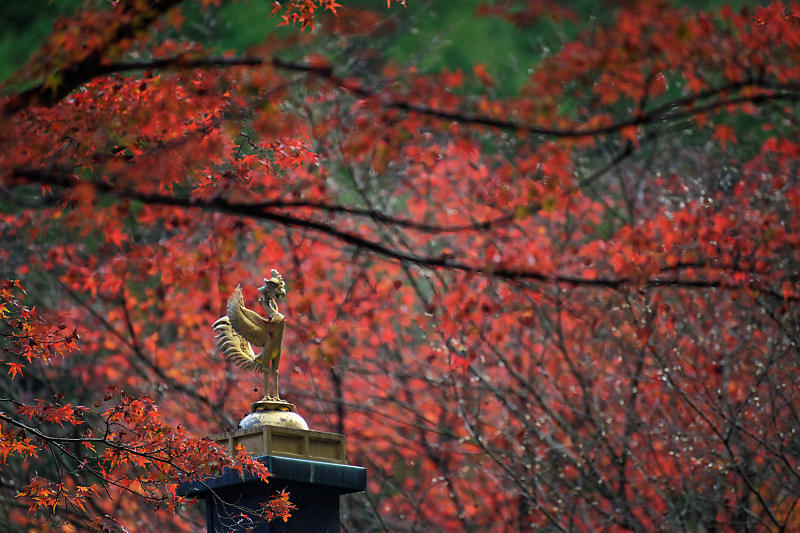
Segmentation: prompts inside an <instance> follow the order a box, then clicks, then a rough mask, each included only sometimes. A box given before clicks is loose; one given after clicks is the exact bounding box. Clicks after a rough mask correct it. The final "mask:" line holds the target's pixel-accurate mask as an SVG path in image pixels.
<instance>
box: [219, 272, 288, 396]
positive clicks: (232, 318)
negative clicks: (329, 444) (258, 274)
mask: <svg viewBox="0 0 800 533" xmlns="http://www.w3.org/2000/svg"><path fill="white" fill-rule="evenodd" d="M270 275H271V276H272V277H271V278H269V279H266V278H264V285H263V286H261V287H259V288H258V292H259V294H260V295H261V296H260V297H259V298H258V301H259V303H261V305H262V306H263V307H264V310H265V311H266V313H267V316H266V317H263V316H261V315H260V314H258V313H257V312H255V311H253V310H251V309H248V308H247V307H245V305H244V301H243V299H242V288H241V286H237V287H236V290H234V291H233V294H231V296H230V298H228V314H227V316H223V317H220V318H219V320H217V321H216V322H214V325H213V326H212V327H213V328H214V331H216V332H217V348H218V349H219V351H220V352H221V353H222V355H224V356H225V358H227V359H229V360H231V361H233V362H234V363H236V364H238V365H239V366H241V367H243V368H245V369H247V370H255V371H259V372H263V374H264V398H263V399H262V400H260V401H258V402H255V403H253V404H252V408H253V412H256V411H294V405H292V404H291V403H289V402H285V401H283V400H281V397H280V393H279V391H278V364H279V363H280V361H281V345H282V344H283V331H284V328H285V327H286V317H284V316H283V315H282V314H281V313H280V312H279V311H278V305H277V302H276V301H277V300H278V299H279V298H281V297H283V296H286V284H285V283H284V282H283V278H282V277H281V275H280V274H279V273H278V271H277V270H275V269H272V270H271V271H270ZM251 345H252V346H256V347H260V348H261V353H259V354H258V355H256V354H255V352H254V351H253V347H252V346H251ZM270 377H271V378H272V379H271V380H270ZM270 384H271V385H272V387H271V388H270ZM270 390H272V391H274V393H275V394H274V396H273V395H272V394H270Z"/></svg>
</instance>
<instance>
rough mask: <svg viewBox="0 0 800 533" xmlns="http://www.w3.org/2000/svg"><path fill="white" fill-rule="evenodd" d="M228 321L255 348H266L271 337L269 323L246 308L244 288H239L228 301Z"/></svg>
mask: <svg viewBox="0 0 800 533" xmlns="http://www.w3.org/2000/svg"><path fill="white" fill-rule="evenodd" d="M228 319H229V320H230V325H231V326H232V327H233V329H234V330H235V331H236V333H238V334H239V335H241V336H242V337H244V338H245V339H246V340H247V341H249V342H250V343H251V344H253V345H255V346H264V345H265V344H266V343H267V338H268V337H269V334H268V328H269V321H268V320H267V319H266V318H264V317H262V316H261V315H259V314H258V313H256V312H255V311H251V310H250V309H248V308H246V307H245V306H244V301H243V300H242V288H241V287H239V286H237V287H236V290H234V291H233V294H231V297H230V298H229V299H228Z"/></svg>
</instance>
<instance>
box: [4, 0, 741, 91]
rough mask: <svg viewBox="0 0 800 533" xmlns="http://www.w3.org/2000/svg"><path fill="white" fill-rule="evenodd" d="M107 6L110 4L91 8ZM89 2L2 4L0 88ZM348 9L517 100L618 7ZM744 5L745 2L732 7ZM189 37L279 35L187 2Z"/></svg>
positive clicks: (698, 5) (398, 43) (455, 2)
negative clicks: (379, 17) (521, 12)
mask: <svg viewBox="0 0 800 533" xmlns="http://www.w3.org/2000/svg"><path fill="white" fill-rule="evenodd" d="M89 1H90V2H92V3H94V4H95V5H99V6H106V7H107V6H108V5H109V4H108V2H107V1H99V0H89ZM83 3H84V2H83V0H24V1H22V0H10V1H6V2H0V80H4V79H7V78H8V77H9V76H10V75H11V74H12V73H13V72H14V71H15V70H16V69H18V68H19V67H20V66H22V65H23V64H24V63H25V62H26V61H27V60H28V58H29V57H30V55H31V54H32V53H33V52H34V51H35V50H36V49H37V48H38V47H39V46H40V45H41V44H42V43H43V42H44V40H45V39H46V37H47V35H48V34H49V33H50V31H51V28H52V24H53V22H54V21H55V20H56V18H57V17H59V16H64V15H68V14H69V13H72V12H74V11H75V10H76V9H78V8H79V7H80V6H81V5H82V4H83ZM341 3H342V4H343V5H345V6H354V7H361V8H369V9H373V10H375V11H378V12H381V13H386V14H389V15H391V16H393V17H395V18H396V21H397V24H396V25H395V31H394V33H393V34H392V35H383V36H374V37H373V38H375V39H380V40H382V41H383V42H381V49H382V50H383V51H384V52H385V54H386V56H387V58H388V59H391V60H393V61H395V62H397V63H399V64H407V63H409V62H414V63H415V64H416V65H417V67H418V68H419V69H420V70H421V71H423V72H425V71H428V72H430V71H439V70H441V69H443V68H448V69H450V70H456V69H458V68H460V69H462V70H464V71H470V70H471V69H472V65H474V64H475V63H483V64H484V65H486V67H487V69H488V71H489V72H490V74H491V75H492V76H494V77H495V79H496V80H497V81H498V84H499V89H500V91H501V92H503V93H507V92H513V91H514V90H515V89H516V88H517V87H518V86H519V85H520V84H521V83H522V80H524V79H525V78H527V76H528V74H529V73H530V72H531V70H532V69H533V68H534V67H535V65H536V63H537V62H538V61H539V60H541V58H542V57H543V56H544V55H547V54H549V53H553V52H555V51H557V50H558V48H559V46H560V44H561V43H563V42H565V41H567V40H569V39H571V38H573V37H574V36H575V35H576V34H577V32H578V31H580V30H581V29H582V28H585V27H588V26H590V25H593V24H597V23H601V22H605V21H608V20H610V17H611V16H612V13H613V11H614V9H613V8H614V5H615V4H616V3H615V2H613V1H605V2H597V1H594V0H573V1H571V2H568V3H567V5H568V7H570V8H571V9H573V10H574V11H575V12H576V14H577V19H576V21H575V22H574V23H564V22H559V23H553V22H552V21H550V20H549V19H547V18H546V17H545V18H542V19H540V21H538V23H537V24H536V25H534V26H532V27H528V28H524V29H520V28H516V27H514V26H513V25H512V24H510V23H509V22H507V21H505V20H503V19H501V18H498V17H481V16H477V15H476V9H477V8H478V6H479V5H480V4H482V3H486V0H408V7H407V8H403V7H402V6H401V5H400V4H399V2H397V1H395V2H393V3H392V7H391V8H390V9H387V7H386V3H385V1H384V0H353V1H347V0H341ZM678 3H680V4H683V5H686V6H689V7H691V8H692V9H713V8H717V7H720V6H722V5H724V4H725V3H726V2H724V1H722V0H704V1H694V2H688V1H685V0H684V1H682V2H678ZM733 3H734V4H735V5H736V4H739V5H741V4H743V3H745V2H733ZM183 9H184V13H185V15H186V23H185V27H184V30H185V35H186V36H188V37H189V38H191V39H192V40H196V41H198V42H201V43H202V44H203V45H205V46H208V47H211V48H215V49H217V50H237V51H242V50H245V49H247V48H248V47H249V46H252V45H255V44H258V43H259V42H261V41H262V40H263V39H264V37H265V36H266V35H267V34H269V33H270V32H276V31H296V30H292V29H288V28H282V29H279V28H277V25H278V23H279V22H280V21H279V19H278V18H277V17H270V16H269V14H270V11H271V10H272V0H236V1H228V2H223V5H221V6H219V7H211V8H208V9H207V10H201V9H199V7H198V6H197V5H196V3H192V2H187V3H186V4H185V5H184V7H183Z"/></svg>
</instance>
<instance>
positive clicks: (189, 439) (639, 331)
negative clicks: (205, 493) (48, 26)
mask: <svg viewBox="0 0 800 533" xmlns="http://www.w3.org/2000/svg"><path fill="white" fill-rule="evenodd" d="M354 3H355V2H354ZM389 3H390V4H392V5H390V9H388V10H387V9H386V6H385V5H383V2H374V3H373V5H369V6H368V8H367V7H364V5H365V3H364V2H358V3H357V4H358V6H361V7H352V6H348V5H347V2H345V1H344V0H343V1H342V2H341V4H343V5H341V6H340V5H339V3H337V2H334V1H331V0H291V1H285V2H275V3H274V4H275V6H274V13H273V15H274V18H273V19H268V18H267V15H268V13H266V12H265V13H264V18H263V20H258V21H254V24H273V25H274V24H275V23H276V21H277V23H284V24H285V25H287V26H290V27H293V28H294V31H293V32H288V33H285V34H280V35H281V36H280V37H278V36H277V34H270V35H271V36H270V37H268V38H267V39H266V40H265V41H264V42H263V43H261V44H259V45H258V46H255V47H253V48H252V49H249V50H247V51H246V52H243V53H241V54H239V53H231V52H227V51H224V50H217V49H214V48H213V47H204V46H202V45H200V44H198V43H197V42H195V41H192V40H191V39H190V38H189V37H187V35H189V34H188V33H187V31H188V30H187V27H188V26H189V24H188V23H185V22H184V18H183V15H182V12H181V11H180V10H181V9H190V8H192V7H194V6H192V5H191V4H192V3H191V2H181V1H180V0H119V1H115V2H112V3H111V4H112V5H110V6H109V5H108V3H102V2H93V1H87V2H86V4H87V5H86V6H85V8H84V9H82V10H80V11H78V12H76V13H75V14H74V15H72V16H70V17H67V18H64V19H62V20H59V21H58V22H57V23H56V25H55V27H54V29H53V32H52V34H51V35H50V37H49V38H48V40H47V42H46V43H45V44H44V46H43V47H42V48H41V50H40V51H39V52H37V53H36V54H35V55H34V56H33V58H32V59H31V61H30V62H29V63H28V64H27V65H26V66H25V67H24V68H22V69H21V70H20V71H18V72H17V73H16V74H15V75H14V77H13V78H12V79H11V80H9V81H7V83H6V86H5V96H3V98H2V101H0V105H2V110H1V111H0V112H2V116H3V127H2V128H0V148H2V150H0V154H2V155H0V187H2V192H3V195H2V198H0V207H1V208H2V209H1V210H0V213H1V214H0V217H2V218H0V238H2V243H3V246H2V248H1V249H0V259H2V261H1V262H0V264H2V266H0V269H1V270H2V272H0V278H2V280H3V284H2V288H0V333H1V334H2V336H0V345H1V346H2V347H3V358H4V368H6V367H7V372H8V375H7V376H6V377H5V378H4V379H3V380H2V382H1V383H2V385H0V386H1V387H2V398H0V400H2V407H1V408H0V457H2V460H3V472H4V475H3V482H2V486H1V487H0V492H1V493H2V495H3V497H2V499H1V500H0V513H2V514H3V515H4V516H2V517H0V519H2V520H3V521H12V522H13V523H14V524H16V525H17V526H16V527H18V528H19V529H20V530H27V528H38V529H41V528H48V527H50V528H53V529H54V530H55V529H57V530H61V529H62V526H63V524H67V526H63V527H74V528H77V529H85V528H86V527H88V526H91V527H95V528H98V529H101V528H106V529H112V530H113V528H117V529H119V528H123V527H125V528H129V529H139V530H142V531H149V530H158V529H161V530H163V528H164V527H166V526H164V524H165V523H168V524H169V528H170V530H174V531H179V530H191V529H192V528H196V527H198V526H197V523H198V522H202V518H201V517H199V518H198V516H197V515H195V514H192V512H191V509H190V508H187V507H186V506H182V502H181V500H180V498H176V497H175V490H174V489H175V484H176V483H177V482H178V481H179V480H181V479H187V478H188V477H192V476H195V477H197V476H204V475H208V474H209V473H211V472H214V471H218V470H219V468H221V467H223V466H229V467H233V468H239V469H242V468H250V469H255V470H256V471H257V473H258V474H259V475H261V476H264V477H265V478H266V475H267V473H266V472H265V471H263V468H260V467H259V466H258V465H257V464H256V463H254V462H253V461H252V460H250V459H249V458H248V457H246V456H238V457H237V458H231V457H229V456H227V455H226V454H225V453H224V452H223V451H222V450H221V449H219V448H217V447H216V446H215V445H213V444H211V443H209V441H207V440H202V436H203V435H207V434H209V433H215V432H218V431H221V430H225V429H227V428H229V427H231V426H234V425H235V424H236V422H237V421H238V420H239V419H240V418H241V416H242V415H243V414H244V413H245V412H246V411H247V409H248V405H249V403H250V402H251V401H253V400H254V399H257V398H258V396H259V392H250V391H251V390H252V389H253V388H256V387H259V383H260V380H259V378H258V376H256V375H250V374H246V373H244V372H242V371H240V370H239V369H237V368H236V367H234V366H232V365H231V364H230V363H229V362H226V361H225V360H224V359H223V358H222V357H221V356H219V355H218V354H217V353H216V351H215V347H214V338H213V332H212V331H211V329H210V324H211V323H213V322H214V321H215V320H216V319H217V318H218V317H219V316H220V315H221V314H222V313H223V312H224V306H225V301H226V299H227V296H228V295H229V294H230V293H231V291H232V290H233V288H234V287H235V286H236V285H237V284H240V283H241V284H242V285H243V287H244V296H245V300H248V301H251V302H253V301H254V300H255V297H256V292H255V287H256V286H257V285H258V283H259V281H260V280H261V279H262V277H264V275H265V274H266V273H267V272H269V269H270V268H277V269H278V270H279V271H281V272H282V273H283V275H284V277H285V278H286V280H287V282H288V289H289V291H288V295H287V298H286V299H285V300H284V301H283V302H282V304H281V312H282V313H283V314H284V315H286V317H287V320H288V326H287V330H286V337H285V339H284V356H283V360H282V366H281V375H282V389H281V390H282V392H283V395H284V396H285V397H287V399H289V400H290V401H293V402H294V403H296V404H298V406H299V410H300V412H301V413H302V414H303V415H304V416H305V417H306V419H307V420H308V421H309V425H310V426H311V427H312V428H313V429H319V430H323V431H337V432H342V433H346V434H347V436H348V450H349V454H348V455H349V457H348V458H349V460H350V461H351V462H352V463H354V464H360V465H363V466H366V467H368V469H369V491H368V493H367V494H365V495H361V496H358V497H353V498H351V499H350V500H348V501H347V505H346V507H345V510H344V516H343V519H344V523H345V525H346V526H347V527H348V528H349V529H351V530H354V531H373V530H375V531H378V530H384V531H401V530H419V531H434V530H436V531H439V530H447V531H486V530H492V531H520V530H534V531H555V530H558V531H573V530H576V531H653V530H665V531H754V530H764V531H778V530H780V531H792V530H797V529H800V505H798V499H799V498H800V496H799V495H800V434H799V433H798V431H800V430H799V429H798V428H800V420H799V414H798V413H799V411H798V410H800V373H798V364H799V363H800V352H799V351H798V342H800V315H799V314H798V309H799V308H798V302H799V301H800V287H798V279H799V277H800V263H798V261H799V260H800V253H799V252H798V250H800V246H799V245H800V214H799V213H800V210H799V209H798V207H800V180H798V175H797V169H798V165H800V139H798V120H800V117H798V107H797V101H798V99H800V63H798V58H800V18H798V17H799V16H800V8H798V6H796V5H794V4H792V5H785V4H782V3H772V4H769V5H765V6H762V7H757V8H745V9H742V10H739V11H737V10H733V9H730V8H725V9H722V10H719V11H714V12H696V11H692V10H690V9H687V8H681V7H676V6H674V5H672V4H669V3H667V2H661V1H659V2H650V1H643V2H635V1H634V2H625V3H623V4H624V7H620V8H618V9H616V10H614V11H613V12H610V13H609V14H608V17H607V18H606V19H605V20H599V21H586V20H582V19H581V14H580V13H577V12H575V11H572V10H570V9H567V8H565V7H564V6H563V5H561V3H558V2H536V1H509V0H495V1H489V2H484V3H483V4H482V6H481V8H480V9H478V11H477V16H485V17H495V18H496V17H499V19H498V24H502V25H503V26H502V27H504V28H509V31H511V30H510V28H512V26H511V25H512V24H513V25H515V26H516V27H517V28H519V30H518V31H521V32H523V34H524V32H526V31H528V32H531V31H532V30H531V28H532V27H534V25H537V24H540V23H542V17H545V18H548V19H549V22H548V23H549V24H552V25H554V27H557V28H561V27H563V28H566V29H565V30H564V31H561V32H559V35H561V36H566V35H574V37H569V38H568V37H562V39H563V42H562V44H561V45H560V47H559V48H558V49H556V50H552V51H550V52H549V54H545V55H543V57H542V58H540V59H539V60H538V61H536V62H535V63H533V64H530V65H518V66H517V69H518V71H519V72H529V74H516V75H513V76H512V75H510V74H509V73H507V72H502V66H503V65H504V64H506V63H503V62H500V59H499V58H498V63H497V64H486V63H480V62H476V63H474V64H473V66H472V68H471V69H466V70H464V69H460V68H456V67H452V68H420V67H419V65H418V64H417V60H416V59H415V60H412V61H411V62H409V63H398V62H396V61H394V60H393V59H392V57H391V56H390V54H389V53H388V52H387V50H388V48H389V43H390V42H391V41H392V40H393V39H396V38H398V37H399V36H402V35H404V33H403V32H406V31H407V30H409V28H410V26H409V25H410V24H411V22H409V20H410V19H409V18H404V17H405V16H404V13H405V11H404V8H403V7H402V6H400V5H397V2H394V3H392V2H389ZM184 4H185V5H184ZM199 4H204V5H205V4H215V2H210V1H204V2H199ZM410 4H411V3H410ZM412 7H413V6H411V5H409V9H411V8H412ZM203 9H207V11H205V13H206V14H208V16H213V14H214V12H215V11H214V9H215V8H214V7H208V6H203ZM201 16H202V15H201ZM441 22H442V24H443V25H447V24H451V23H452V24H455V23H456V21H450V20H442V21H441ZM529 34H530V33H529ZM418 45H419V49H418V50H417V51H416V52H415V53H416V54H417V56H415V57H419V56H421V55H424V54H425V53H426V52H425V50H426V48H425V47H426V46H427V45H428V43H425V42H419V43H418ZM476 53H477V51H476ZM504 61H505V60H504ZM445 66H447V65H445ZM501 74H502V77H503V79H504V80H507V79H508V78H509V77H515V80H514V83H513V84H508V83H501V81H500V80H499V78H500V75H501ZM510 87H512V88H510ZM242 384H244V386H242ZM275 490H276V492H277V491H278V490H279V487H275ZM128 493H133V494H135V495H137V496H138V497H137V498H131V497H129V496H126V494H128ZM290 499H291V497H290ZM152 506H155V507H156V508H157V511H156V512H153V511H152V508H153V507H152ZM176 509H180V512H179V513H178V514H169V511H175V510H176ZM290 511H291V509H290V506H289V505H288V504H287V501H286V498H285V495H282V494H276V497H275V499H274V500H273V503H272V506H270V507H269V508H268V509H266V510H265V518H266V519H270V518H273V517H275V516H280V517H284V518H286V517H288V515H289V513H290Z"/></svg>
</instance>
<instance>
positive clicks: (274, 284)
mask: <svg viewBox="0 0 800 533" xmlns="http://www.w3.org/2000/svg"><path fill="white" fill-rule="evenodd" d="M270 276H272V277H271V278H269V279H267V278H264V285H262V286H261V287H259V288H258V293H259V294H260V295H261V297H260V298H259V301H261V302H262V303H264V304H266V303H269V301H270V300H277V299H278V298H281V297H283V296H286V284H285V283H284V282H283V277H282V276H281V275H280V274H279V273H278V271H277V270H275V269H274V268H273V269H272V270H271V271H270Z"/></svg>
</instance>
